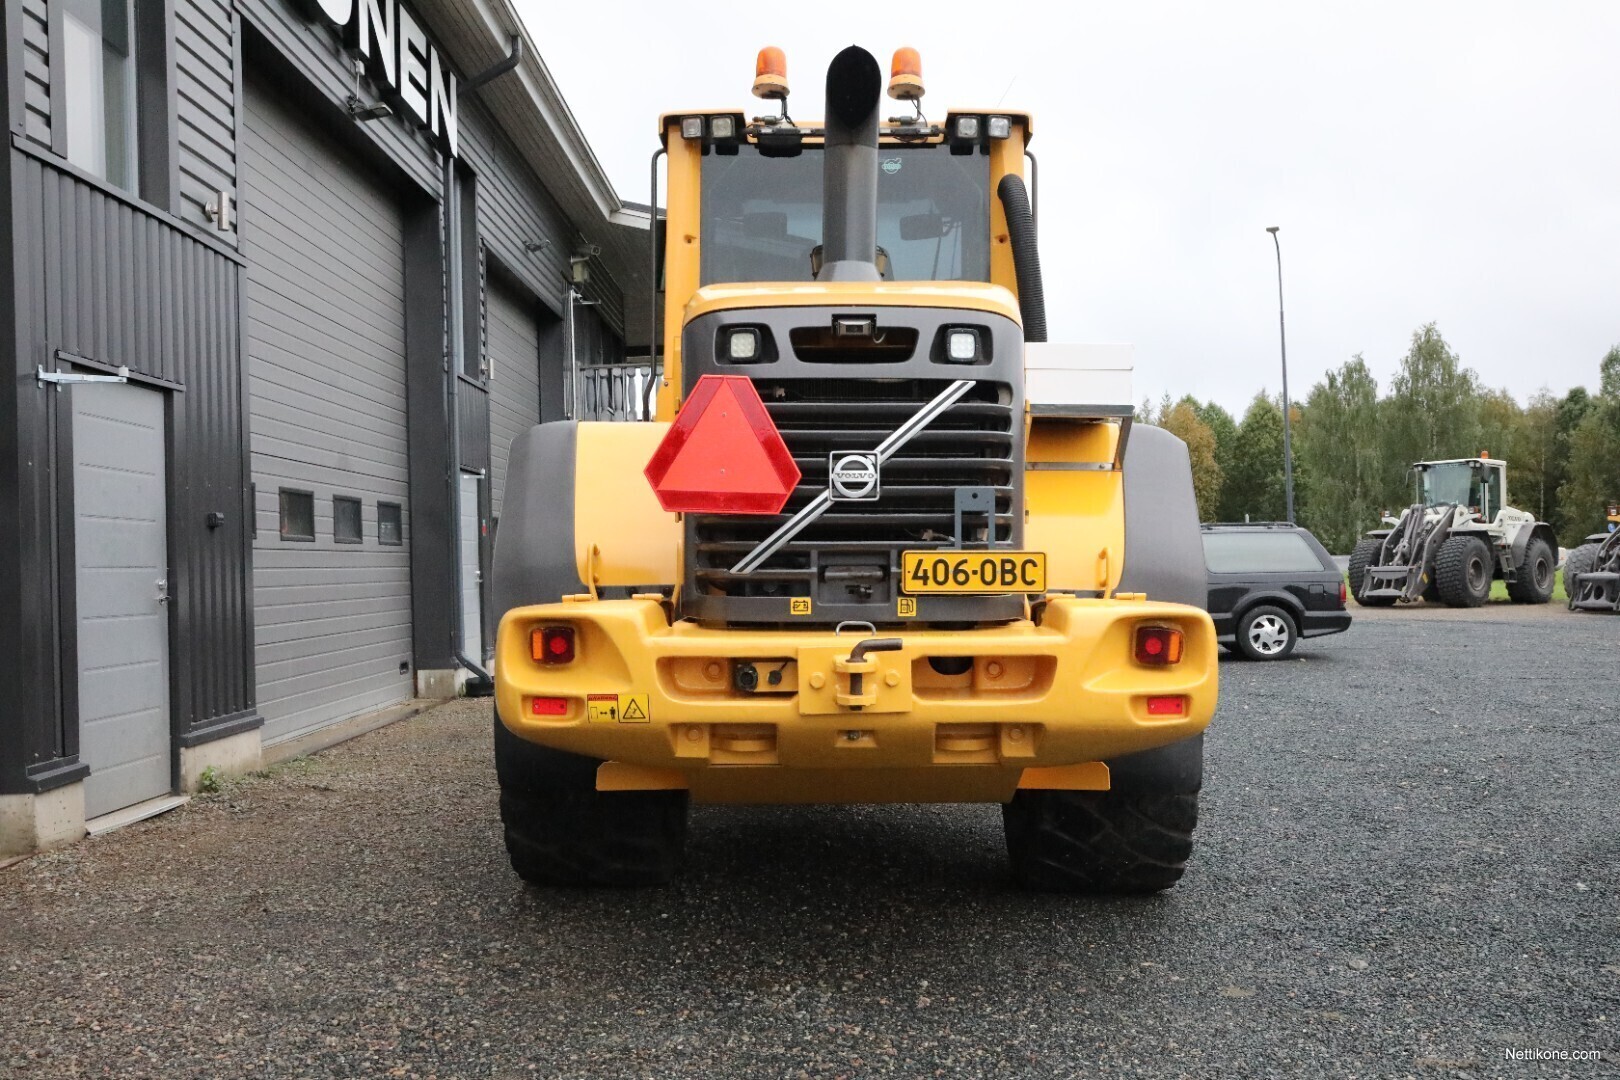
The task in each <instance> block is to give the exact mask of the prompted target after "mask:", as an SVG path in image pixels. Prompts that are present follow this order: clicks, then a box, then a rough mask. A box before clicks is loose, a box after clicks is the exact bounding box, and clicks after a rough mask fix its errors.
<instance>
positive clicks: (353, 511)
mask: <svg viewBox="0 0 1620 1080" xmlns="http://www.w3.org/2000/svg"><path fill="white" fill-rule="evenodd" d="M332 539H333V540H336V541H337V542H338V543H340V544H363V543H365V540H366V534H365V530H364V529H362V528H361V526H360V500H359V499H356V498H351V497H350V496H348V495H334V496H332Z"/></svg>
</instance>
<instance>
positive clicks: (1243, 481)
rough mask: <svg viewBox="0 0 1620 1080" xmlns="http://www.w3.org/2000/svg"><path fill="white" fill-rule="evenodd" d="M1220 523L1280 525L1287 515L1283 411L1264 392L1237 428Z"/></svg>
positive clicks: (1255, 400) (1257, 395)
mask: <svg viewBox="0 0 1620 1080" xmlns="http://www.w3.org/2000/svg"><path fill="white" fill-rule="evenodd" d="M1225 474H1226V484H1225V494H1224V495H1223V496H1222V498H1221V519H1222V520H1224V521H1243V520H1244V519H1245V516H1247V518H1248V519H1249V520H1252V521H1281V520H1283V518H1284V517H1285V516H1286V514H1287V505H1286V502H1287V500H1286V499H1285V497H1284V493H1283V422H1282V407H1281V406H1280V405H1278V403H1277V402H1275V401H1273V400H1272V399H1271V398H1269V397H1267V396H1266V394H1265V393H1264V392H1263V391H1262V392H1261V393H1259V394H1256V395H1255V397H1254V400H1253V401H1252V402H1250V403H1249V407H1248V409H1247V410H1246V411H1245V412H1244V414H1243V422H1242V423H1241V424H1239V425H1238V429H1237V437H1236V438H1235V439H1234V440H1233V443H1232V459H1231V466H1230V468H1227V469H1226V470H1225Z"/></svg>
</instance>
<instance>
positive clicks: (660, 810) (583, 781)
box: [495, 716, 689, 886]
mask: <svg viewBox="0 0 1620 1080" xmlns="http://www.w3.org/2000/svg"><path fill="white" fill-rule="evenodd" d="M600 764H601V762H600V761H598V760H597V759H595V758H590V757H583V756H581V755H579V754H570V753H566V752H564V751H561V750H553V749H550V748H549V747H544V746H536V745H535V744H533V743H531V742H528V741H527V740H525V739H520V738H518V737H517V736H516V735H513V734H512V733H511V732H510V731H508V730H507V729H506V725H505V724H503V723H501V720H500V717H499V716H497V717H496V718H495V774H496V777H497V778H498V779H499V781H500V786H501V822H502V824H503V825H504V826H505V832H506V853H507V856H508V857H509V858H510V859H511V860H512V869H513V870H515V871H516V872H517V875H518V877H520V878H522V879H523V880H524V881H527V882H529V883H531V884H534V885H573V886H580V885H587V886H588V885H662V884H664V883H665V882H668V881H669V880H670V879H671V878H673V877H674V876H675V874H676V873H677V872H678V871H679V870H680V867H681V858H682V855H683V853H684V851H685V847H686V816H687V806H688V802H689V800H688V797H687V793H686V792H684V791H597V790H596V768H597V766H598V765H600Z"/></svg>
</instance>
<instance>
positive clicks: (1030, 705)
mask: <svg viewBox="0 0 1620 1080" xmlns="http://www.w3.org/2000/svg"><path fill="white" fill-rule="evenodd" d="M555 623H567V624H569V625H571V626H573V627H574V629H575V633H576V641H577V656H576V659H575V660H574V661H573V662H572V663H569V664H565V665H554V666H550V665H542V664H539V663H536V662H535V661H534V660H533V659H532V657H531V653H530V632H531V631H532V629H533V628H534V627H536V626H539V625H542V624H555ZM1143 623H1155V624H1170V625H1175V626H1177V627H1179V628H1180V629H1181V630H1182V632H1183V634H1184V641H1185V650H1184V655H1183V659H1182V661H1181V662H1180V663H1179V664H1176V665H1174V666H1171V667H1168V668H1150V667H1145V666H1142V665H1139V664H1137V663H1136V662H1135V660H1134V659H1133V658H1132V655H1131V650H1132V643H1133V641H1134V632H1135V628H1136V627H1137V626H1138V625H1141V624H1143ZM866 636H868V635H867V634H866V633H864V632H856V633H853V634H851V633H846V634H844V635H842V636H838V635H836V634H834V633H832V632H829V631H824V630H804V631H798V630H792V629H787V630H776V629H772V630H756V629H724V630H722V629H708V628H704V627H701V626H698V625H696V624H695V623H688V622H680V623H676V624H675V625H673V626H672V625H670V624H669V622H668V621H667V619H666V617H665V614H664V609H663V607H662V606H661V605H660V604H659V603H658V602H657V601H654V600H609V601H587V602H569V603H562V604H552V605H545V606H538V607H529V608H518V609H516V610H514V611H512V612H510V613H508V614H507V615H506V617H505V618H504V619H503V620H502V621H501V628H500V636H499V640H498V645H497V658H496V698H497V705H498V708H499V710H500V715H501V718H502V721H503V723H505V725H506V726H507V728H508V729H509V730H511V731H512V732H513V733H514V734H516V735H518V736H520V737H522V738H525V739H528V740H530V741H532V742H535V743H539V744H542V745H546V746H551V747H554V748H556V749H559V750H566V751H569V752H572V753H576V754H584V755H588V756H591V757H596V758H601V759H603V760H606V761H613V762H617V763H623V764H625V765H627V766H633V767H639V768H644V769H653V770H681V771H682V773H683V774H684V778H683V781H682V783H681V784H679V785H677V784H674V783H668V784H665V785H664V786H686V787H688V788H690V789H691V790H692V791H693V793H694V795H700V796H707V797H709V798H713V799H728V798H735V799H746V800H748V801H758V800H761V799H763V800H765V801H822V800H821V799H820V798H819V797H818V795H825V796H826V800H827V801H868V799H869V798H873V797H876V798H877V799H878V800H879V801H881V798H882V796H883V793H884V792H885V791H886V790H887V791H889V793H890V794H894V795H897V797H903V798H907V799H913V798H916V799H939V800H945V801H956V800H962V801H970V800H973V799H1003V798H1007V797H1010V794H1011V792H1012V790H1013V789H1015V788H1016V787H1017V786H1018V785H1019V781H1020V779H1021V774H1022V773H1023V771H1024V770H1026V769H1031V768H1039V769H1050V768H1062V767H1067V766H1080V765H1082V764H1084V763H1092V762H1100V761H1103V760H1105V759H1109V758H1114V757H1118V756H1121V755H1125V754H1130V753H1133V752H1136V751H1140V750H1148V749H1152V748H1155V747H1159V746H1164V745H1167V744H1170V743H1173V742H1177V741H1179V740H1182V739H1186V738H1190V737H1192V736H1194V735H1197V734H1198V733H1199V732H1201V731H1203V730H1204V728H1205V727H1206V726H1208V724H1209V720H1210V717H1211V716H1212V715H1213V713H1214V711H1215V696H1216V678H1217V671H1218V665H1217V661H1216V651H1215V633H1214V626H1213V624H1212V623H1211V622H1210V619H1209V616H1208V615H1207V614H1205V613H1204V612H1203V611H1200V610H1198V609H1196V608H1191V607H1183V606H1180V605H1174V604H1155V603H1146V602H1137V601H1112V600H1082V599H1073V598H1067V597H1065V598H1057V599H1054V600H1052V601H1051V602H1050V603H1049V604H1048V605H1047V606H1046V609H1045V613H1044V617H1043V619H1042V622H1041V624H1040V625H1036V624H1034V623H1032V622H1029V621H1020V622H1016V623H1011V624H1007V625H1003V626H996V627H986V628H983V629H973V630H962V631H943V630H918V631H916V632H905V631H900V632H890V631H885V632H883V633H882V634H881V635H880V636H885V637H887V636H896V637H898V638H899V639H900V648H899V649H898V650H896V651H892V652H875V653H871V654H869V656H868V658H867V660H866V664H867V665H870V666H869V667H865V669H864V670H858V671H852V670H850V666H851V665H850V664H849V662H848V658H849V655H850V651H851V649H852V648H853V647H854V645H855V644H856V643H858V642H859V641H860V640H861V639H862V638H864V637H866ZM931 657H932V658H943V659H944V661H945V662H944V663H943V664H938V665H936V664H933V663H930V658H931ZM953 662H954V665H955V667H959V668H964V669H965V670H963V671H961V673H959V674H940V673H939V672H938V671H937V670H936V667H937V666H943V667H945V668H946V669H947V670H952V667H953ZM743 663H748V664H752V665H754V670H755V672H756V673H757V676H758V685H759V689H758V690H757V691H755V692H747V691H744V690H741V689H738V688H737V686H736V679H735V674H734V673H735V671H736V669H737V666H738V665H739V664H743ZM773 673H774V674H775V675H776V678H777V680H778V681H777V682H776V683H775V684H774V685H773V684H772V683H771V678H772V675H773ZM856 674H859V675H860V676H861V678H860V680H859V683H858V684H857V683H856V681H855V680H854V679H853V676H854V675H856ZM1150 697H1151V698H1179V699H1180V709H1181V711H1180V714H1179V715H1163V714H1161V713H1159V712H1153V713H1150V711H1149V704H1148V699H1149V698H1150ZM537 698H540V699H548V700H545V701H543V702H541V703H539V704H538V705H537V702H536V699H537ZM1162 704H1163V703H1162V702H1161V703H1160V705H1161V707H1162ZM857 705H859V706H860V707H857ZM749 766H759V767H763V768H747V767H749ZM744 773H746V774H752V776H753V777H754V780H753V781H746V780H743V779H740V777H741V774H744ZM922 774H928V775H927V776H926V777H924V776H923V775H922ZM1032 775H1033V776H1035V777H1039V776H1040V775H1041V774H1032ZM1066 775H1068V774H1066ZM1102 775H1103V776H1104V780H1103V781H1102V782H1100V783H1094V784H1091V785H1087V784H1085V783H1083V782H1081V781H1077V780H1075V779H1074V776H1073V775H1068V779H1067V780H1063V779H1062V778H1056V779H1054V782H1052V783H1051V784H1049V785H1046V784H1038V783H1031V782H1028V781H1029V780H1030V778H1024V779H1025V780H1026V783H1025V786H1075V787H1078V786H1099V787H1106V786H1107V783H1106V779H1105V777H1106V771H1103V774H1102ZM1053 776H1054V777H1056V774H1053ZM599 782H600V781H599Z"/></svg>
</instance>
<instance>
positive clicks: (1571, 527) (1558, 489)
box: [1547, 386, 1592, 543]
mask: <svg viewBox="0 0 1620 1080" xmlns="http://www.w3.org/2000/svg"><path fill="white" fill-rule="evenodd" d="M1591 408H1592V395H1591V394H1589V393H1587V391H1586V387H1584V386H1577V387H1574V388H1573V389H1571V390H1570V392H1569V393H1567V394H1565V395H1564V397H1563V399H1562V400H1560V401H1559V402H1558V416H1557V419H1556V420H1555V421H1554V425H1555V427H1556V428H1557V431H1558V433H1557V436H1556V447H1555V450H1554V452H1553V462H1552V467H1551V468H1550V469H1548V471H1547V486H1548V487H1549V488H1550V489H1551V490H1552V491H1553V492H1555V493H1556V494H1555V495H1554V498H1553V508H1552V515H1553V516H1552V517H1550V518H1548V520H1549V521H1551V522H1552V526H1553V529H1554V530H1555V531H1556V532H1557V533H1558V536H1559V538H1560V539H1562V540H1563V541H1565V542H1566V543H1569V542H1572V541H1574V542H1578V541H1579V540H1580V538H1581V537H1582V536H1585V535H1586V531H1587V530H1586V527H1585V524H1584V523H1585V521H1586V513H1585V512H1584V511H1583V510H1582V508H1581V507H1578V506H1574V505H1566V504H1565V503H1564V484H1565V483H1566V482H1567V481H1568V480H1569V453H1570V443H1571V441H1572V440H1573V439H1574V438H1575V429H1576V428H1578V427H1580V426H1581V421H1582V420H1584V419H1586V414H1587V412H1588V411H1589V410H1590V409H1591Z"/></svg>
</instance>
